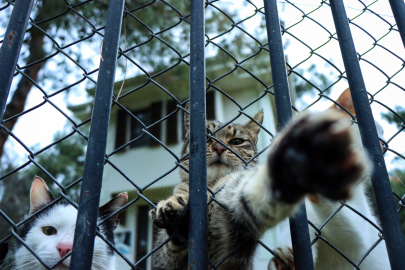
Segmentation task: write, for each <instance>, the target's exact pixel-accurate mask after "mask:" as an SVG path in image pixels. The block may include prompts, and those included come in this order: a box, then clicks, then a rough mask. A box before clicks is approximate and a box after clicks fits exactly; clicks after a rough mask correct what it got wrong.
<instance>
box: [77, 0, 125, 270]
mask: <svg viewBox="0 0 405 270" xmlns="http://www.w3.org/2000/svg"><path fill="white" fill-rule="evenodd" d="M123 9H124V0H110V2H109V4H108V13H107V21H106V28H105V35H104V42H103V50H102V56H103V59H102V60H100V70H99V73H98V79H97V88H96V93H95V96H94V109H93V113H92V120H91V126H90V134H89V143H88V147H87V153H86V160H85V165H84V172H83V183H82V187H81V191H80V203H79V210H78V216H77V223H76V229H75V237H74V241H73V250H72V252H73V253H72V260H71V265H70V269H72V270H73V269H83V270H84V269H91V265H92V259H93V249H94V237H95V235H96V227H97V218H98V207H99V202H100V190H101V181H102V177H103V170H104V160H105V150H106V145H107V132H108V123H109V120H110V112H111V102H112V96H113V88H114V81H115V69H116V66H117V55H118V45H119V40H120V33H121V23H122V16H123Z"/></svg>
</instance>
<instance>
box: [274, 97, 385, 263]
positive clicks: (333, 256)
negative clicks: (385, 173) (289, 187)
mask: <svg viewBox="0 0 405 270" xmlns="http://www.w3.org/2000/svg"><path fill="white" fill-rule="evenodd" d="M337 102H338V103H339V104H341V105H342V106H343V107H344V108H345V109H346V110H347V111H349V112H350V113H351V114H352V115H355V114H356V113H355V111H354V107H353V101H352V98H351V95H350V90H349V89H346V90H345V91H344V92H343V93H342V94H341V96H340V97H339V99H338V100H337ZM331 109H340V110H341V108H340V107H338V106H336V105H334V106H332V108H331ZM376 125H377V130H378V133H379V136H380V138H382V135H383V130H382V127H381V126H380V125H379V124H378V123H376ZM352 130H353V134H356V136H355V140H354V143H355V145H356V146H357V147H358V148H361V147H362V145H361V139H360V133H359V131H358V128H357V125H353V126H352ZM305 204H306V209H307V216H308V220H310V221H311V222H312V223H313V224H314V225H315V226H316V227H317V228H320V226H321V225H322V224H323V223H324V222H325V221H326V220H327V219H328V218H329V216H330V215H332V214H333V213H334V212H335V211H336V210H337V209H339V207H341V204H340V203H338V202H332V201H330V200H327V199H324V198H322V197H321V196H309V197H308V198H306V200H305ZM346 204H347V205H348V206H350V207H352V208H353V209H355V210H357V211H358V212H359V213H361V214H362V215H364V216H365V217H366V218H368V219H369V220H370V221H371V222H372V223H373V224H376V225H377V226H379V222H378V221H377V219H376V217H375V216H374V214H373V211H372V208H371V206H370V202H369V198H368V197H367V196H366V194H365V185H364V182H362V183H360V184H358V185H357V186H356V187H354V188H353V189H352V196H351V198H350V199H348V200H347V201H346ZM279 228H280V229H281V234H280V235H278V237H277V240H278V241H277V242H278V248H276V249H274V252H276V253H277V255H279V256H280V258H281V259H282V260H283V261H284V263H285V264H287V265H288V266H289V267H291V269H294V256H293V249H292V244H291V236H290V227H289V222H288V221H284V222H283V223H282V224H280V225H279ZM309 229H310V236H311V241H312V240H314V239H315V238H316V235H315V233H316V231H315V230H314V228H313V227H312V226H309ZM321 236H322V237H324V238H325V239H326V240H327V241H329V242H330V243H331V244H332V245H333V246H335V247H336V248H337V249H339V250H340V251H341V252H342V253H343V254H344V255H345V256H347V258H348V259H350V260H352V262H353V263H354V264H358V263H359V261H360V260H361V259H362V258H363V256H364V255H366V254H367V252H368V250H369V249H371V248H372V247H373V245H374V244H375V243H378V241H379V239H380V237H379V231H378V230H377V229H376V228H375V227H374V226H373V225H372V224H370V223H369V222H368V221H366V220H365V219H364V218H362V217H361V216H360V215H358V214H357V213H355V212H354V211H353V210H351V209H349V208H348V207H346V206H345V207H343V208H342V209H341V210H340V211H339V212H338V213H337V214H336V215H335V216H334V217H332V219H331V220H329V221H328V222H327V223H326V225H325V226H322V230H321ZM312 254H313V258H314V264H315V270H325V269H327V270H346V269H347V270H349V269H350V270H353V269H355V268H354V265H352V264H351V263H350V262H349V260H347V259H345V258H344V257H343V256H342V255H341V254H339V253H338V252H337V251H336V250H335V249H333V248H332V247H331V246H330V245H328V244H327V243H325V242H324V241H322V240H321V239H318V240H317V242H316V243H315V244H314V245H313V246H312ZM285 264H282V263H280V262H279V261H278V260H277V259H276V258H273V259H272V260H271V261H270V263H269V266H268V269H269V270H287V269H289V268H287V267H286V266H285ZM359 267H360V269H365V270H386V269H390V264H389V259H388V254H387V249H386V246H385V242H384V241H381V242H379V243H378V244H377V246H376V247H375V248H374V249H373V250H372V251H371V252H370V254H368V255H367V256H366V257H365V258H364V261H362V262H361V264H360V265H359Z"/></svg>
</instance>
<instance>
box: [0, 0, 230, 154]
mask: <svg viewBox="0 0 405 270" xmlns="http://www.w3.org/2000/svg"><path fill="white" fill-rule="evenodd" d="M108 2H109V1H108V0H100V1H80V0H71V1H69V2H68V1H64V0H38V1H37V2H36V6H35V10H34V11H33V12H32V14H31V17H32V18H33V21H34V22H35V25H34V26H33V27H31V28H30V30H29V31H28V32H27V33H26V36H25V40H24V44H23V48H22V53H21V56H22V57H20V59H19V66H20V67H23V68H22V69H23V72H24V74H25V76H22V77H21V79H20V81H19V82H18V84H17V87H16V89H15V90H14V92H13V93H12V96H11V99H10V101H9V103H8V104H7V106H6V110H5V113H4V118H3V119H4V120H6V121H5V122H4V126H5V127H6V128H7V129H8V130H13V128H14V126H15V124H16V122H17V120H18V117H16V118H13V119H11V120H8V121H7V119H9V118H10V117H13V116H15V115H18V114H19V113H21V112H23V111H24V107H25V103H26V101H27V96H28V94H29V93H30V91H31V88H32V86H33V83H32V81H35V82H37V83H38V84H39V85H44V83H45V82H44V79H46V78H49V79H51V80H52V82H53V87H52V88H54V89H58V88H63V87H61V86H60V82H62V81H63V80H64V79H65V77H66V74H69V73H71V68H70V67H69V64H71V60H69V59H68V58H67V57H65V56H62V54H61V53H59V54H60V55H61V56H62V57H61V58H62V59H61V60H60V61H59V62H58V63H57V67H58V69H60V70H58V72H54V71H52V68H49V66H48V65H47V63H49V62H50V61H53V59H52V58H51V59H52V60H50V59H47V58H48V56H50V55H51V54H52V53H54V52H59V50H60V47H62V46H67V45H69V44H72V43H75V42H76V41H80V42H79V43H77V44H76V45H75V46H79V47H81V48H83V47H86V46H87V47H88V48H91V49H92V50H98V48H99V46H100V42H99V40H98V41H97V42H96V41H94V39H93V38H92V37H93V36H95V35H98V33H97V32H96V31H94V30H95V29H99V28H101V27H102V26H103V25H104V24H105V19H106V16H107V8H108ZM67 3H68V4H67ZM142 6H144V7H143V8H140V9H139V7H142ZM172 7H175V8H172ZM189 9H190V1H182V0H172V1H170V5H169V4H167V3H166V2H164V1H159V2H156V1H148V0H141V1H136V2H132V1H127V2H126V5H125V10H126V12H125V13H124V18H125V24H124V26H125V28H126V29H127V31H122V33H121V34H122V35H124V33H126V36H125V40H126V43H127V47H128V48H130V47H133V50H131V51H130V52H128V54H129V56H130V57H131V58H133V59H135V60H136V62H137V64H140V65H142V66H143V67H145V69H146V70H148V72H152V73H157V72H158V71H160V70H162V69H163V68H166V67H167V63H169V62H171V61H172V60H173V59H178V55H177V54H176V53H174V52H173V50H172V49H171V48H170V47H168V46H167V45H166V44H165V43H164V42H167V43H169V44H171V45H173V47H174V48H175V49H176V50H178V51H179V52H180V53H182V55H185V54H186V52H187V51H188V48H189V44H188V43H189V42H188V40H189V24H188V23H186V22H182V23H181V24H180V25H179V27H177V28H176V30H175V31H161V30H163V29H165V28H166V29H167V28H170V26H172V25H175V24H176V23H178V22H179V21H182V20H181V19H180V18H179V14H178V13H177V12H178V11H179V12H181V13H182V14H184V15H187V14H189ZM10 10H11V9H10ZM228 14H229V15H231V16H232V14H233V13H232V12H228ZM83 18H86V20H85V19H83ZM8 19H9V17H7V16H6V17H3V18H0V28H5V27H6V25H7V23H8ZM186 19H188V18H187V16H186ZM225 20H227V18H226V16H225V15H224V14H222V13H220V12H214V13H212V14H211V15H210V16H208V18H207V22H206V23H207V27H212V28H215V29H216V30H218V31H221V30H223V29H222V28H224V26H223V25H225V24H224V21H225ZM146 26H147V27H146ZM169 30H170V29H169ZM151 31H153V33H151ZM99 32H100V33H102V32H103V30H99ZM158 32H160V33H159V34H158V37H159V38H156V36H154V34H155V33H158ZM45 33H46V34H45ZM47 35H49V37H52V39H53V40H55V41H56V42H58V44H59V46H57V45H56V43H54V42H53V41H52V40H51V39H50V38H49V37H48V36H47ZM123 40H124V37H121V41H123ZM148 40H149V41H148ZM161 40H163V41H164V42H163V41H161ZM144 42H147V44H146V45H142V46H139V44H143V43H144ZM67 48H69V46H67V47H66V48H64V49H63V50H64V51H65V50H67ZM66 52H67V53H68V54H69V56H70V57H72V59H74V60H75V61H77V62H80V59H81V58H82V56H83V55H82V50H81V49H79V50H70V51H66ZM131 54H132V55H131ZM21 60H22V61H21ZM90 62H91V61H90ZM90 62H88V63H81V64H82V65H83V66H84V67H86V68H87V67H91V69H90V70H94V69H96V68H97V65H98V63H90ZM93 62H94V61H93ZM96 62H98V61H96ZM119 64H120V67H121V68H124V66H125V65H123V63H122V62H119ZM94 65H96V66H94ZM81 73H82V72H81ZM28 78H30V79H31V80H32V81H31V80H30V79H28ZM58 83H59V87H58ZM8 136H9V134H8V133H7V132H5V131H4V130H0V157H1V156H2V155H3V151H4V144H5V142H6V140H7V138H8Z"/></svg>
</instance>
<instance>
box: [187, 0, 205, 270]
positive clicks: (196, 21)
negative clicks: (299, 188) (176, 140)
mask: <svg viewBox="0 0 405 270" xmlns="http://www.w3.org/2000/svg"><path fill="white" fill-rule="evenodd" d="M204 13H205V10H204V0H191V21H190V22H191V30H190V143H189V145H190V146H189V147H190V149H189V153H190V167H189V168H190V170H189V172H190V176H189V179H190V191H189V192H190V200H189V213H190V219H189V237H188V238H189V239H188V269H201V270H206V269H208V228H207V147H206V136H207V131H206V111H205V53H204V50H205V46H204V45H205V21H204V20H205V16H204Z"/></svg>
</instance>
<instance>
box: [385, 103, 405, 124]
mask: <svg viewBox="0 0 405 270" xmlns="http://www.w3.org/2000/svg"><path fill="white" fill-rule="evenodd" d="M394 111H395V112H396V113H397V114H398V115H399V116H400V117H402V119H401V118H400V117H398V116H397V115H395V114H394V113H392V112H387V113H382V114H381V116H382V118H383V119H385V120H387V122H388V123H390V124H396V125H397V126H398V127H399V126H400V125H401V124H403V123H404V121H403V119H405V108H404V107H401V106H395V110H394Z"/></svg>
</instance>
